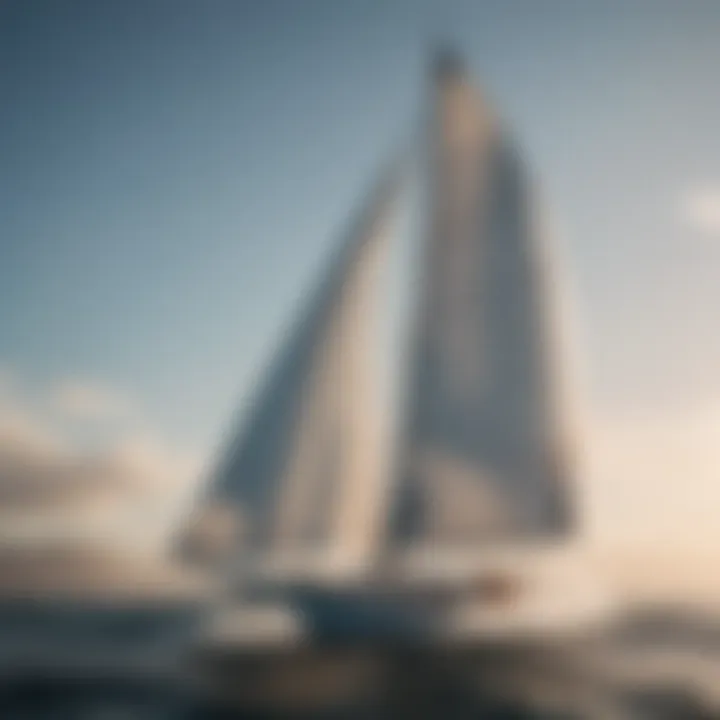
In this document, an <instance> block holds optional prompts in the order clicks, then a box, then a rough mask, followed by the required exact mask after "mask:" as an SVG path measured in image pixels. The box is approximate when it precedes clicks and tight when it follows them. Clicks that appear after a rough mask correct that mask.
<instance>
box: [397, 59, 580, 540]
mask: <svg viewBox="0 0 720 720" xmlns="http://www.w3.org/2000/svg"><path fill="white" fill-rule="evenodd" d="M436 70H437V72H436V74H435V82H434V87H433V98H432V105H433V113H432V123H431V127H430V139H429V143H428V148H429V150H430V152H431V157H430V158H429V164H430V168H429V170H430V172H429V180H428V182H429V187H428V190H429V200H428V203H427V204H428V208H429V210H430V213H431V218H430V223H429V233H428V238H427V243H426V247H425V257H424V263H423V264H424V267H423V270H422V276H421V278H420V283H419V286H420V288H421V293H420V298H419V311H418V318H417V327H416V333H415V337H414V339H413V346H412V361H411V367H410V387H409V390H408V401H407V418H406V422H407V426H406V432H405V439H404V449H403V451H402V454H401V460H400V463H399V478H398V480H399V487H398V498H397V503H396V506H395V509H394V512H393V516H392V520H391V527H390V536H391V538H392V542H393V543H395V544H398V543H399V544H400V545H403V544H406V545H415V544H430V545H442V546H445V547H447V546H448V545H455V546H463V547H466V548H467V547H468V546H474V547H479V546H478V543H480V546H482V545H483V544H486V543H487V542H493V541H505V540H516V539H519V538H521V537H527V536H534V537H537V535H538V534H547V533H549V534H553V533H557V532H558V531H562V530H564V529H565V528H566V527H567V525H568V523H569V521H570V511H569V507H568V487H567V480H568V473H569V467H568V466H567V465H566V457H565V454H564V453H565V447H564V443H565V438H564V436H563V433H564V427H563V425H562V418H561V411H562V408H560V407H559V406H558V403H557V402H556V400H557V393H558V388H557V387H556V385H555V383H554V380H553V375H552V373H551V371H552V370H553V364H554V362H555V358H552V357H551V352H552V351H553V348H552V341H551V339H550V334H549V329H550V326H549V325H548V321H549V319H550V313H551V308H548V307H546V305H547V302H546V300H547V297H546V290H547V288H545V287H543V283H545V282H546V276H545V272H546V268H545V267H543V264H542V255H541V247H540V241H541V238H540V227H539V224H538V218H537V215H536V212H535V209H534V205H533V203H534V198H533V193H532V188H531V186H530V183H529V181H528V177H527V173H526V171H525V169H524V168H523V166H522V163H521V160H520V158H519V155H518V152H517V151H516V150H515V148H514V146H513V144H512V141H511V140H510V138H509V137H508V135H507V133H506V132H505V130H504V128H503V126H502V124H501V123H500V122H499V120H498V119H497V117H496V116H495V115H494V114H493V113H492V112H491V110H490V109H489V108H488V106H487V104H486V103H485V101H484V99H483V97H482V96H480V95H479V93H477V92H476V90H475V88H474V87H472V86H471V84H470V83H469V82H468V80H467V78H466V77H465V75H464V72H463V70H462V68H461V66H460V63H459V61H458V60H457V59H456V58H454V57H452V56H450V55H444V56H443V57H442V58H441V60H440V62H439V63H438V65H437V68H436Z"/></svg>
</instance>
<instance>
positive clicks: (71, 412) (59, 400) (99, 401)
mask: <svg viewBox="0 0 720 720" xmlns="http://www.w3.org/2000/svg"><path fill="white" fill-rule="evenodd" d="M52 401H53V405H54V407H55V409H56V410H58V411H59V412H60V413H62V414H63V415H65V416H67V417H70V418H75V419H80V420H100V421H102V420H117V419H121V418H126V419H127V418H130V417H132V415H133V414H134V413H135V410H134V407H133V404H132V403H131V402H130V401H129V399H128V398H127V397H125V396H124V395H122V394H121V393H118V392H117V391H114V390H111V389H110V388H108V387H104V386H103V385H100V384H98V383H90V382H85V381H80V380H66V381H63V382H61V383H59V384H58V385H57V386H56V387H55V389H54V391H53V396H52Z"/></svg>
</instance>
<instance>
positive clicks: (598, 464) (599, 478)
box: [588, 396, 720, 555]
mask: <svg viewBox="0 0 720 720" xmlns="http://www.w3.org/2000/svg"><path fill="white" fill-rule="evenodd" d="M590 447H591V453H590V457H589V475H590V477H589V479H588V486H589V487H588V493H589V495H590V498H589V500H590V505H591V513H592V515H593V529H594V532H595V533H596V534H597V535H598V536H600V537H601V538H602V541H603V542H604V543H606V544H611V545H612V544H614V545H616V546H629V547H632V546H635V547H640V548H646V549H647V548H652V549H653V550H654V552H655V554H656V555H662V554H663V553H664V552H665V551H667V550H675V549H684V550H686V551H691V550H696V551H701V552H708V551H716V550H717V548H718V547H719V543H720V528H719V527H718V524H717V518H718V516H720V397H715V396H711V397H709V398H708V399H707V400H706V401H705V402H704V403H703V404H699V405H689V406H687V407H678V408H675V409H674V410H672V411H670V410H668V411H665V412H664V413H650V412H647V413H644V414H643V413H639V414H636V415H635V416H628V415H625V416H619V417H606V418H603V419H602V420H600V421H598V422H597V423H596V425H595V428H594V437H593V439H592V442H591V444H590Z"/></svg>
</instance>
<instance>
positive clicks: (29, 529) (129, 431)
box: [0, 382, 200, 548]
mask: <svg viewBox="0 0 720 720" xmlns="http://www.w3.org/2000/svg"><path fill="white" fill-rule="evenodd" d="M101 387H102V386H100V385H95V384H90V383H82V382H73V383H64V384H62V385H58V386H57V387H56V388H55V389H54V390H53V391H51V393H50V396H49V397H48V399H47V402H42V398H41V402H39V403H31V402H30V401H29V400H28V398H26V397H23V396H22V395H21V394H19V392H18V391H14V392H11V393H8V394H6V395H4V396H0V544H2V543H5V544H7V543H10V544H13V543H16V542H20V541H23V542H25V541H28V540H31V539H33V538H35V539H40V538H44V539H46V540H48V539H51V538H56V539H58V540H67V539H69V538H81V537H84V538H86V539H92V540H93V541H97V542H100V543H110V544H115V545H118V546H122V545H125V546H133V545H135V546H138V547H142V546H143V544H145V545H146V546H147V547H150V546H153V548H157V547H159V546H160V545H161V544H162V542H163V539H164V536H165V535H167V534H168V533H169V532H170V531H171V530H172V526H173V523H175V522H177V517H178V515H179V513H180V512H181V510H182V507H183V503H184V502H186V501H187V500H188V498H189V493H190V491H191V490H192V488H193V485H194V481H195V478H196V477H197V476H198V468H199V465H200V464H199V461H198V455H197V454H196V453H193V452H191V451H189V450H187V449H185V448H179V447H177V446H176V445H174V444H173V443H171V442H169V441H168V440H167V439H165V438H163V437H162V435H161V434H159V433H149V432H148V430H147V427H146V423H145V422H144V421H143V420H142V418H139V417H138V416H137V415H138V414H137V413H135V412H134V411H133V413H131V411H130V408H131V405H130V404H129V403H127V402H126V401H124V400H122V398H123V396H122V395H121V394H119V393H116V392H113V391H111V390H110V389H108V388H103V389H102V390H100V388H101ZM58 402H59V403H60V404H61V405H62V406H63V408H64V409H65V410H66V411H67V412H68V413H69V414H71V415H73V417H83V418H113V417H120V415H121V414H122V413H125V417H126V418H130V417H132V418H133V420H132V422H128V423H123V424H122V426H121V427H120V426H118V427H117V428H115V429H114V430H113V432H112V433H110V434H106V435H105V436H104V437H103V440H102V444H99V445H95V446H92V445H90V446H88V445H87V443H85V444H80V443H79V442H77V441H75V440H74V439H73V438H72V437H71V436H70V435H68V434H67V433H66V432H63V431H64V430H66V428H64V427H63V426H62V425H60V426H58V425H56V424H53V420H54V419H56V418H55V417H54V415H53V414H52V413H50V414H43V413H42V412H41V411H39V410H38V408H46V409H47V408H57V404H58Z"/></svg>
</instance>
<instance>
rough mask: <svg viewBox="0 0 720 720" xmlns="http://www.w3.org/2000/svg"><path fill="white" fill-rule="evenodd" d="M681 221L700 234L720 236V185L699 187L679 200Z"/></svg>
mask: <svg viewBox="0 0 720 720" xmlns="http://www.w3.org/2000/svg"><path fill="white" fill-rule="evenodd" d="M679 214H680V219H681V221H682V222H683V223H684V224H686V225H687V226H689V227H690V228H692V229H693V230H697V231H699V232H702V233H706V234H709V235H720V184H707V185H699V186H697V187H695V188H692V189H690V190H689V191H687V192H685V193H684V194H683V195H682V197H681V198H680V205H679Z"/></svg>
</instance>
